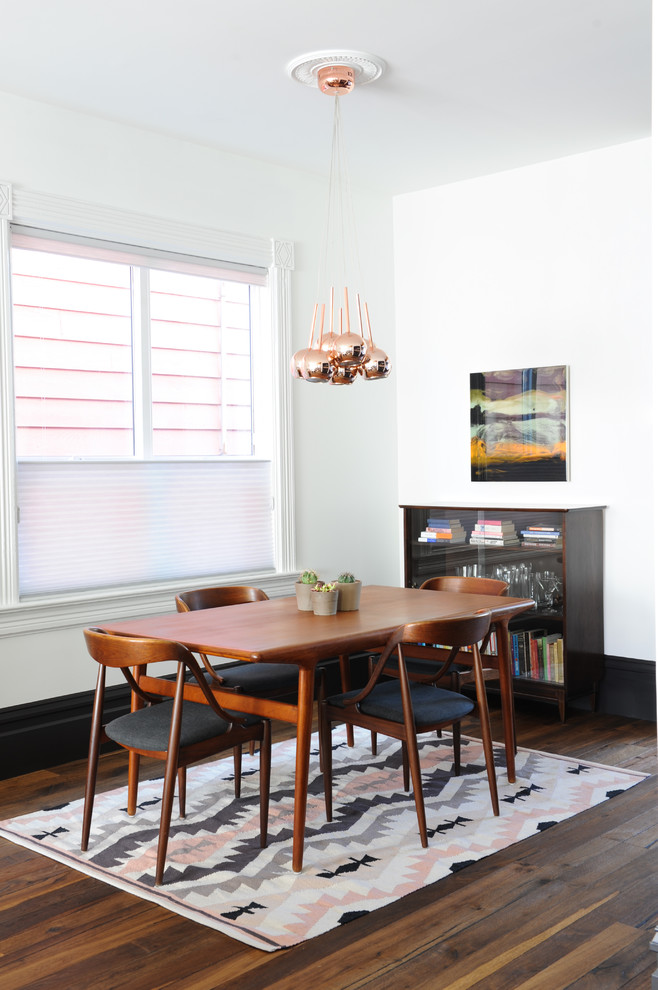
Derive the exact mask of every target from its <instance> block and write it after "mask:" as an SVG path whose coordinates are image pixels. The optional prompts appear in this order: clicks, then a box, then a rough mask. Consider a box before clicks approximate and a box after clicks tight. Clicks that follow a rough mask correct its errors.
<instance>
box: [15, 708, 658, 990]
mask: <svg viewBox="0 0 658 990" xmlns="http://www.w3.org/2000/svg"><path fill="white" fill-rule="evenodd" d="M518 707H519V711H518V717H517V723H518V736H519V743H520V744H521V745H524V746H529V747H531V748H533V749H541V750H544V751H546V752H553V753H562V754H566V755H571V756H579V757H582V758H586V759H590V760H595V761H598V762H601V763H606V764H610V765H613V766H625V767H630V768H632V769H636V770H641V771H645V772H648V773H651V774H655V773H656V770H657V769H658V767H657V761H656V727H655V725H654V724H653V723H648V722H632V721H628V720H626V719H622V718H618V717H615V716H604V715H597V714H592V713H589V712H584V711H578V710H572V711H570V712H569V717H568V719H567V722H566V723H565V724H564V725H562V724H561V723H560V722H559V721H558V719H557V716H556V712H555V709H554V708H551V707H549V706H542V705H533V704H532V703H531V702H523V703H521V704H519V706H518ZM492 716H493V721H494V728H495V738H502V732H501V729H500V721H499V713H498V712H497V711H495V710H494V712H493V713H492ZM466 731H467V732H470V733H471V734H476V729H475V726H474V725H469V726H466ZM125 764H126V761H125V755H124V754H110V755H107V756H105V757H103V760H102V769H101V783H100V786H101V787H112V786H118V785H119V784H121V783H123V782H124V780H125ZM146 772H148V768H146ZM83 774H84V765H83V764H82V763H80V762H77V763H71V764H67V765H66V766H62V767H58V768H55V769H52V770H44V771H41V772H38V773H33V774H28V775H26V776H24V777H18V778H14V779H13V780H6V781H2V782H1V783H0V818H4V817H8V816H9V815H12V814H20V813H22V812H27V811H30V810H36V809H38V808H39V807H43V806H44V805H45V804H46V803H50V804H52V802H53V799H54V798H56V799H57V800H61V801H62V802H64V801H67V800H70V799H72V798H75V797H79V796H80V795H81V794H82V788H83ZM657 798H658V777H656V776H653V777H650V778H649V779H647V780H646V781H643V782H642V783H641V784H639V785H638V786H637V787H634V788H632V789H631V790H630V791H629V792H627V793H625V794H622V795H619V796H618V797H616V798H614V800H612V801H610V802H607V803H606V804H605V805H604V806H602V807H599V808H594V809H592V810H591V811H588V812H586V813H585V814H582V815H579V816H577V817H576V818H574V819H572V820H570V821H567V822H564V823H562V824H560V825H557V826H555V827H554V828H552V829H550V830H549V831H547V832H544V833H543V834H541V835H538V836H534V837H532V838H530V839H527V840H526V841H525V842H522V843H519V844H517V845H516V846H512V847H511V848H509V849H506V850H503V851H502V852H500V853H497V854H496V855H495V856H491V857H489V858H488V859H485V860H482V861H480V862H478V863H476V864H474V865H473V866H470V867H469V868H468V869H466V870H463V871H461V872H460V873H459V874H457V875H455V876H453V877H450V878H447V879H445V880H442V881H441V882H440V883H438V884H435V885H434V886H432V887H428V888H425V889H424V890H422V891H420V892H418V893H416V894H413V895H411V896H409V897H407V898H404V899H403V900H401V901H398V902H397V903H396V904H393V905H390V906H389V907H387V908H383V909H382V910H380V911H376V912H373V913H372V914H371V915H369V916H367V917H365V918H362V919H359V920H357V921H355V922H353V923H352V924H350V925H348V926H346V927H343V928H340V929H338V930H335V931H332V932H329V933H327V934H326V935H324V936H321V937H320V938H317V939H313V940H312V941H310V942H307V943H305V944H303V945H300V946H297V947H295V948H292V949H288V950H283V951H280V952H276V953H274V954H269V953H263V952H260V951H259V950H257V949H251V948H249V947H247V946H244V945H241V944H240V943H239V942H234V941H232V940H231V939H229V938H226V937H224V936H222V935H219V934H217V933H216V932H213V931H210V930H209V929H206V928H203V927H202V926H200V925H196V924H194V923H193V922H190V921H186V920H185V919H183V918H179V917H177V916H176V915H173V914H170V913H169V912H167V911H166V910H163V909H161V908H158V907H155V906H153V905H150V904H148V903H146V902H145V901H142V900H139V899H137V898H135V897H131V896H130V895H128V894H125V893H122V892H121V891H117V890H114V889H113V888H111V887H108V886H106V885H105V884H102V883H100V882H98V881H96V880H92V879H90V878H88V877H85V876H83V875H82V874H79V873H76V872H75V871H73V870H70V869H68V868H67V867H65V866H63V865H60V864H59V863H55V862H52V861H51V860H49V859H46V858H45V857H41V856H37V855H35V854H33V853H30V852H28V851H27V850H24V849H21V848H20V847H19V846H15V845H13V844H12V843H9V842H5V841H3V840H0V987H2V990H28V988H29V990H60V988H61V990H87V988H94V990H120V988H130V990H165V988H176V990H236V988H245V990H265V988H268V990H293V988H294V990H302V988H307V987H312V988H317V990H360V988H368V990H375V988H376V990H406V988H409V990H411V988H413V990H468V988H478V990H566V988H567V987H568V988H574V990H594V988H596V990H621V988H626V990H640V988H642V990H647V988H648V987H649V986H650V983H651V976H650V974H651V973H652V972H653V971H654V969H655V968H656V964H657V963H658V959H657V958H656V953H655V952H652V951H651V949H650V943H651V940H652V937H653V935H654V930H655V928H656V925H658V884H657V880H656V878H657V876H658V814H657V809H658V801H657Z"/></svg>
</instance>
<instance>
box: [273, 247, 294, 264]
mask: <svg viewBox="0 0 658 990" xmlns="http://www.w3.org/2000/svg"><path fill="white" fill-rule="evenodd" d="M272 256H273V259H274V264H275V265H276V267H277V268H285V269H286V270H288V271H292V270H293V269H294V267H295V246H294V244H293V242H292V241H272Z"/></svg>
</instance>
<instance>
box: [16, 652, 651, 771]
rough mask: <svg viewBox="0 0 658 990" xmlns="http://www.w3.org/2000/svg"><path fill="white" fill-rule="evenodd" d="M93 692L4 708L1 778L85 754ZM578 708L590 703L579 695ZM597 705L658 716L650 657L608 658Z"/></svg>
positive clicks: (331, 675)
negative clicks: (639, 658)
mask: <svg viewBox="0 0 658 990" xmlns="http://www.w3.org/2000/svg"><path fill="white" fill-rule="evenodd" d="M365 671H366V655H364V654H362V655H359V656H358V657H355V658H353V678H354V686H355V687H356V686H359V685H361V684H363V683H364V682H365V681H364V676H365ZM339 689H340V681H339V676H338V663H337V661H336V662H334V663H330V664H329V665H328V667H327V690H328V692H329V693H333V692H335V691H338V690H339ZM93 696H94V693H93V691H83V692H81V693H80V694H70V695H65V696H63V697H60V698H48V699H47V700H45V701H33V702H30V703H28V704H26V705H16V706H14V707H13V708H4V709H2V710H0V753H2V760H1V761H0V779H3V780H4V779H6V778H8V777H17V776H19V775H20V774H24V773H31V772H32V771H34V770H45V769H47V768H48V767H53V766H58V765H59V764H60V763H68V762H69V761H71V760H80V759H86V756H87V748H88V746H89V729H90V726H91V709H92V704H93ZM106 702H107V703H106V709H105V711H106V715H107V716H108V717H110V718H116V717H117V716H119V715H123V714H125V712H127V711H129V708H130V700H129V693H128V687H127V686H117V687H111V688H108V689H107V692H106ZM570 704H572V705H573V706H574V707H582V708H584V707H589V701H588V699H582V700H580V699H576V700H575V701H573V702H571V703H570ZM598 710H599V711H600V712H604V713H605V714H607V715H621V716H623V717H625V718H639V719H644V720H647V721H655V720H656V667H655V664H653V663H652V662H651V661H649V660H631V659H626V658H624V657H605V673H604V677H603V681H602V682H601V690H600V694H599V705H598Z"/></svg>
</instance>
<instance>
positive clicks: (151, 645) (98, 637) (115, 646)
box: [84, 627, 191, 670]
mask: <svg viewBox="0 0 658 990" xmlns="http://www.w3.org/2000/svg"><path fill="white" fill-rule="evenodd" d="M84 637H85V642H86V644H87V650H88V651H89V654H90V655H91V656H92V657H93V658H94V660H96V662H97V663H100V664H102V666H104V667H119V668H127V669H128V670H130V669H131V668H132V667H140V666H142V665H143V664H148V663H160V662H165V661H171V660H173V661H175V662H176V663H178V662H179V661H181V660H183V662H184V661H185V660H186V659H187V658H188V657H190V656H191V653H190V652H189V650H187V649H186V648H185V647H184V646H181V644H180V643H172V642H170V641H169V640H166V639H147V638H142V637H134V636H116V635H114V634H113V633H108V632H105V630H104V629H99V628H97V627H90V628H88V629H85V630H84Z"/></svg>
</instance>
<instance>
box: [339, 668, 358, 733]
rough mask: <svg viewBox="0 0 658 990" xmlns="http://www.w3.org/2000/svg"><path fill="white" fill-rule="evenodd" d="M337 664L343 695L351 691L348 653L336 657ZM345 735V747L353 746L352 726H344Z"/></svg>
mask: <svg viewBox="0 0 658 990" xmlns="http://www.w3.org/2000/svg"><path fill="white" fill-rule="evenodd" d="M338 664H339V668H340V689H341V691H342V692H343V694H345V692H346V691H351V690H352V672H351V670H350V657H349V654H348V653H341V655H340V656H339V657H338ZM345 734H346V736H347V745H348V746H353V745H354V726H352V725H346V726H345Z"/></svg>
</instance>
